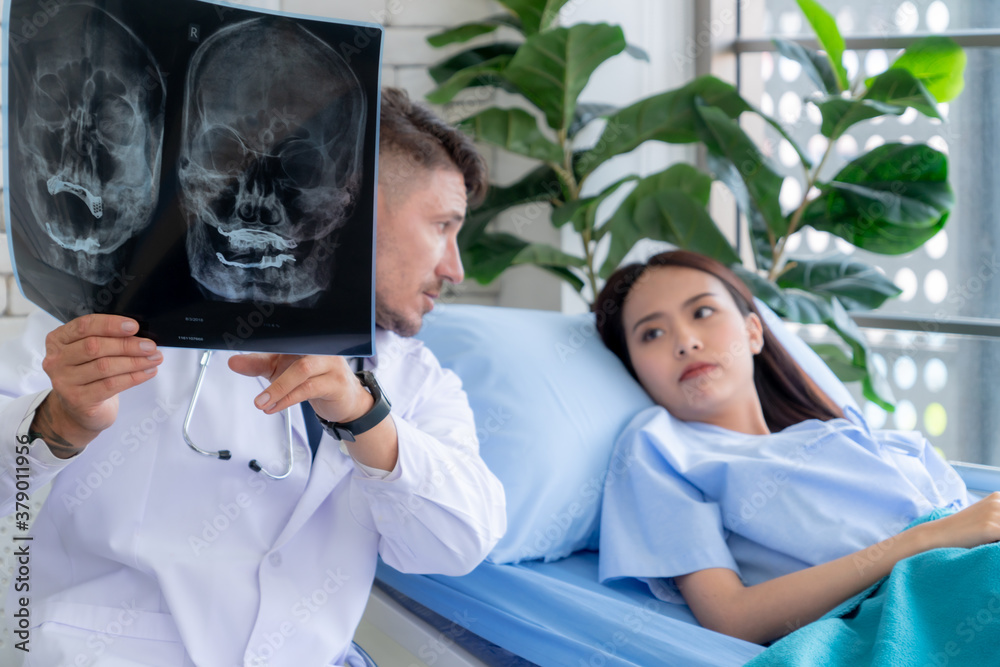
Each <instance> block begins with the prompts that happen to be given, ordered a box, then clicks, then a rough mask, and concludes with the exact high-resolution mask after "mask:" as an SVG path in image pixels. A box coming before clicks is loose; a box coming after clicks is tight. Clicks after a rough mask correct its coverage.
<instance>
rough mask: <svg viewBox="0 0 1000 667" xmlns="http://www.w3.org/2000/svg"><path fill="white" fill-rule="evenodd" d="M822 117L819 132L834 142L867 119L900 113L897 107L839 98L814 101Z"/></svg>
mask: <svg viewBox="0 0 1000 667" xmlns="http://www.w3.org/2000/svg"><path fill="white" fill-rule="evenodd" d="M814 104H815V105H816V106H817V107H819V112H820V114H821V115H822V117H823V124H822V125H821V126H820V132H822V133H823V136H824V137H828V138H829V139H830V140H831V141H836V140H837V139H838V138H840V135H842V134H843V133H844V132H846V131H847V130H848V128H850V127H851V126H852V125H856V124H857V123H860V122H861V121H864V120H868V119H869V118H877V117H879V116H884V115H885V114H887V113H891V114H897V113H902V111H901V110H900V109H898V108H897V107H893V106H890V105H887V104H882V103H881V102H874V101H871V100H864V99H862V100H849V99H845V98H843V97H840V96H836V97H827V98H826V99H822V100H818V101H815V102H814Z"/></svg>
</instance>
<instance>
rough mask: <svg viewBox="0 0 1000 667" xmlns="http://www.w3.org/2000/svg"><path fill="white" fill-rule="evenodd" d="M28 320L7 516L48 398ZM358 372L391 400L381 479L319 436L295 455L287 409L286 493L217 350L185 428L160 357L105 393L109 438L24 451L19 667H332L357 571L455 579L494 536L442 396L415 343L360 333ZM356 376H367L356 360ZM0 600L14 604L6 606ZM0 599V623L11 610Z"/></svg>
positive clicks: (182, 358) (180, 357)
mask: <svg viewBox="0 0 1000 667" xmlns="http://www.w3.org/2000/svg"><path fill="white" fill-rule="evenodd" d="M56 324H57V323H56V322H55V320H53V319H52V318H49V317H48V316H43V315H34V316H32V317H31V318H30V319H29V325H28V328H27V330H26V332H25V335H24V336H23V337H22V338H21V339H19V340H18V341H14V342H12V343H9V344H8V345H6V346H5V348H3V350H2V351H0V391H2V392H3V394H4V395H6V396H11V397H15V398H4V399H0V400H3V401H5V404H4V405H3V407H2V410H0V432H2V433H3V443H2V446H0V506H2V508H3V511H4V513H9V512H11V511H12V510H13V495H14V478H13V472H12V469H13V467H14V460H15V459H14V453H13V452H14V450H13V448H14V443H15V436H16V434H17V433H18V431H19V429H20V430H21V432H24V431H25V430H26V429H27V426H28V424H27V420H26V419H25V414H26V412H27V411H28V410H30V408H31V404H32V403H33V402H35V401H37V396H36V394H35V392H38V391H40V390H43V389H44V388H46V387H47V386H48V384H49V383H48V378H47V376H46V375H45V374H44V373H43V372H42V371H41V369H40V365H39V363H40V361H41V358H42V356H43V354H44V336H45V333H46V331H47V330H48V329H49V328H50V327H53V326H55V325H56ZM376 346H377V347H376V349H377V352H378V357H376V358H373V359H372V360H368V362H367V365H368V367H372V366H374V369H375V372H376V375H377V377H378V379H379V383H380V384H381V385H382V387H383V388H384V390H385V392H386V394H387V395H388V397H389V399H390V400H391V401H392V418H393V419H394V420H395V422H396V428H397V430H398V433H399V461H398V464H397V467H396V469H394V470H393V471H392V472H391V474H389V476H388V477H386V478H384V479H379V478H377V477H373V476H370V475H368V474H367V473H366V472H365V471H362V470H360V469H359V468H358V467H357V466H356V465H355V464H354V463H353V461H352V460H351V459H350V457H349V456H347V455H346V454H345V453H343V452H342V451H341V449H340V448H339V447H338V443H337V442H336V441H335V440H333V439H332V438H331V437H330V436H329V435H326V434H324V436H323V441H322V442H321V444H320V448H319V452H318V454H317V456H316V459H315V461H311V459H310V456H311V455H310V451H309V446H308V441H307V437H306V432H305V427H304V422H303V419H302V413H301V410H299V409H293V410H292V411H291V418H292V426H293V430H294V433H293V436H294V439H295V459H296V462H295V466H294V469H293V471H292V474H291V476H290V477H289V478H287V479H284V480H279V481H276V480H271V479H268V478H267V477H265V476H263V475H261V474H259V473H255V472H253V471H251V470H250V469H249V468H248V467H247V464H248V462H249V461H250V459H253V458H257V459H258V460H260V461H261V462H262V463H263V464H264V465H265V466H266V467H267V468H268V469H269V470H272V471H281V470H283V469H284V460H285V453H284V451H285V442H286V441H285V435H284V433H285V432H284V426H283V417H281V416H268V415H264V414H263V413H261V412H260V411H258V410H256V409H255V408H253V405H252V401H253V398H254V397H255V396H256V395H257V394H258V393H260V391H261V390H262V389H263V387H264V386H265V383H264V381H263V380H262V379H258V378H246V377H243V376H240V375H237V374H236V373H233V372H232V371H230V370H229V369H228V367H227V365H226V358H227V357H228V356H229V354H228V353H216V355H215V357H214V358H213V360H212V363H211V365H210V367H209V370H208V372H207V376H206V378H205V383H204V386H203V389H202V394H201V398H200V400H199V403H198V406H197V408H196V411H195V414H194V418H193V421H192V424H191V429H190V432H191V435H192V438H193V440H194V442H195V443H196V444H197V445H198V446H200V447H201V448H202V449H210V450H218V449H223V448H225V449H229V450H231V452H232V459H231V460H229V461H220V460H217V459H214V458H207V457H204V456H201V455H199V454H197V453H195V452H194V451H192V450H191V449H189V448H188V447H187V445H186V444H185V443H184V441H183V439H182V437H181V433H182V431H181V426H182V422H183V420H184V416H185V412H186V410H187V406H188V402H189V400H190V396H191V391H192V389H193V386H194V382H195V378H196V376H197V372H198V358H199V352H197V351H195V350H179V349H165V350H163V352H164V358H165V359H164V362H163V364H162V365H161V366H160V370H159V373H158V376H157V377H156V378H154V379H153V380H151V381H149V382H147V383H145V384H143V385H141V386H139V387H136V388H134V389H131V390H129V391H127V392H125V393H124V394H122V395H121V399H120V400H121V406H120V411H119V415H118V419H117V421H116V422H115V424H114V426H112V427H111V428H110V429H108V430H107V431H105V432H104V433H102V434H101V436H100V437H99V438H98V439H97V440H95V441H94V442H92V443H91V444H90V445H89V446H88V447H87V448H86V450H85V451H84V452H83V453H82V454H80V455H79V456H77V457H75V458H74V459H71V460H69V461H59V460H57V459H55V458H54V457H53V456H52V455H51V453H50V452H49V451H48V449H47V447H46V446H45V445H44V443H41V442H37V443H36V444H34V445H33V446H32V453H31V462H30V466H31V474H32V479H31V485H32V489H37V488H39V487H40V486H42V485H43V484H44V483H46V482H47V481H48V480H49V479H53V486H52V491H51V494H50V495H49V498H48V500H47V501H46V503H45V506H44V508H43V509H42V511H41V512H40V514H39V516H38V517H37V519H36V520H35V524H34V527H33V529H32V532H33V535H34V540H33V542H31V543H30V553H31V560H30V586H31V590H30V598H31V601H30V607H29V609H30V614H31V628H32V629H31V635H30V649H31V651H30V653H28V654H26V663H25V664H26V665H32V666H34V665H45V666H46V667H51V666H53V665H60V666H62V665H109V666H110V665H114V666H116V667H118V666H124V665H143V666H150V665H156V666H159V665H163V666H167V665H170V666H174V665H191V664H195V665H199V666H205V667H237V666H246V665H288V666H294V667H303V666H312V665H327V664H341V662H342V661H343V660H344V658H345V655H346V654H347V650H348V646H349V643H350V641H351V637H352V636H353V633H354V630H355V628H356V626H357V624H358V622H359V620H360V618H361V615H362V612H363V610H364V606H365V603H366V601H367V598H368V592H369V589H370V587H371V583H372V580H373V576H374V571H375V565H376V556H381V557H382V558H383V559H384V561H385V562H386V563H388V564H389V565H391V566H393V567H395V568H398V569H400V570H402V571H407V572H435V573H442V574H452V575H459V574H463V573H465V572H467V571H469V570H471V569H472V568H473V567H474V566H475V565H476V564H478V563H479V561H480V560H481V559H482V558H483V557H484V556H485V555H486V554H487V552H488V551H489V549H490V548H491V547H492V546H493V544H495V543H496V541H497V540H498V539H499V538H500V536H501V535H502V533H503V531H504V530H505V527H506V526H505V522H506V519H505V513H504V496H503V489H502V487H501V485H500V483H499V482H498V480H497V479H496V478H495V477H494V476H493V474H492V473H491V472H490V471H489V470H488V469H487V468H486V466H485V465H484V463H483V461H482V459H480V458H479V455H478V443H477V441H476V437H475V424H474V422H473V416H472V412H471V410H470V408H469V407H468V403H467V401H466V397H465V394H464V392H463V391H462V389H461V382H460V381H459V380H458V378H457V376H455V375H454V374H453V373H451V372H450V371H446V370H443V369H441V367H440V366H439V364H438V363H437V360H436V359H435V358H434V357H433V355H432V354H431V353H430V352H429V351H428V350H426V349H425V348H424V347H423V346H422V344H421V343H419V342H418V341H414V340H411V339H404V338H400V337H399V336H396V335H394V334H392V333H389V332H385V331H382V330H379V331H378V333H377V336H376ZM372 362H374V363H372ZM17 595H18V596H20V595H23V593H18V594H17ZM13 602H14V600H9V601H8V605H10V606H9V607H8V608H9V609H14V608H15V605H14V604H12V603H13Z"/></svg>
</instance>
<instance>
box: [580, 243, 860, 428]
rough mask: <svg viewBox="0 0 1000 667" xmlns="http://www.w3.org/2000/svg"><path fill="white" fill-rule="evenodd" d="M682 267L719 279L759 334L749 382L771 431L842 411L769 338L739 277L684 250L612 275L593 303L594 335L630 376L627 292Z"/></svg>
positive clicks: (653, 258) (634, 374) (832, 415)
mask: <svg viewBox="0 0 1000 667" xmlns="http://www.w3.org/2000/svg"><path fill="white" fill-rule="evenodd" d="M658 267H681V268H687V269H695V270H696V271H702V272H704V273H707V274H709V275H712V276H715V277H716V278H718V279H719V280H720V281H721V282H722V284H723V285H725V286H726V289H727V290H729V293H730V294H731V295H732V297H733V300H734V301H735V302H736V307H737V308H739V310H740V312H741V313H742V314H743V316H744V317H746V316H747V315H749V314H750V313H754V314H755V315H757V317H760V321H761V325H762V326H763V329H764V347H763V349H762V350H761V351H760V353H759V354H758V355H757V356H756V357H755V358H754V371H753V381H754V385H755V386H756V388H757V396H758V397H759V398H760V404H761V408H762V409H763V411H764V420H765V421H766V422H767V427H768V428H769V429H770V430H771V432H772V433H773V432H776V431H780V430H782V429H784V428H786V427H788V426H791V425H792V424H798V423H799V422H801V421H805V420H806V419H821V420H824V421H825V420H827V419H834V418H837V417H843V412H842V411H841V410H840V408H838V407H837V406H836V404H834V402H833V401H831V400H830V398H829V397H828V396H827V395H826V394H825V393H823V391H822V390H820V388H819V387H817V386H816V384H815V383H814V382H813V381H812V379H811V378H809V376H807V375H806V374H805V371H803V370H802V368H801V367H800V366H799V365H798V364H797V363H796V362H795V360H794V359H792V356H791V355H790V354H789V353H788V351H787V350H785V348H784V347H783V346H782V345H781V343H779V342H778V339H777V338H775V337H774V334H772V333H771V330H770V329H768V327H767V324H765V323H764V318H763V317H761V315H760V312H758V310H757V307H756V306H755V305H754V302H753V295H752V294H751V293H750V290H749V289H748V288H747V286H746V285H745V284H744V283H743V281H742V280H740V279H739V277H738V276H737V275H736V274H735V273H733V272H732V271H731V270H730V269H728V268H727V267H726V266H724V265H723V264H721V263H719V262H717V261H715V260H714V259H711V258H709V257H705V256H704V255H699V254H697V253H693V252H688V251H686V250H673V251H670V252H664V253H660V254H659V255H654V256H653V257H651V258H650V259H649V261H648V262H646V263H645V264H629V265H627V266H624V267H622V268H620V269H618V270H617V271H615V272H614V273H613V274H612V275H611V277H610V278H608V282H607V284H605V286H604V289H603V290H602V291H601V294H600V296H598V298H597V301H595V302H594V313H595V314H596V316H597V330H598V332H600V334H601V339H602V340H603V341H604V344H605V345H606V346H607V347H608V349H610V350H611V351H612V352H614V353H615V354H616V355H617V356H618V358H619V359H621V360H622V363H624V364H625V367H626V368H627V369H628V371H629V373H631V374H632V377H634V378H636V379H637V380H638V379H639V378H638V376H637V375H636V372H635V368H634V367H633V366H632V359H631V358H630V356H629V352H628V345H627V343H626V340H625V325H624V323H623V322H622V310H623V308H624V305H625V300H626V299H627V298H628V295H629V293H630V292H631V291H632V287H634V286H635V284H636V283H637V282H638V281H639V279H640V278H641V277H642V275H643V274H644V273H645V272H646V271H647V270H648V269H651V268H658Z"/></svg>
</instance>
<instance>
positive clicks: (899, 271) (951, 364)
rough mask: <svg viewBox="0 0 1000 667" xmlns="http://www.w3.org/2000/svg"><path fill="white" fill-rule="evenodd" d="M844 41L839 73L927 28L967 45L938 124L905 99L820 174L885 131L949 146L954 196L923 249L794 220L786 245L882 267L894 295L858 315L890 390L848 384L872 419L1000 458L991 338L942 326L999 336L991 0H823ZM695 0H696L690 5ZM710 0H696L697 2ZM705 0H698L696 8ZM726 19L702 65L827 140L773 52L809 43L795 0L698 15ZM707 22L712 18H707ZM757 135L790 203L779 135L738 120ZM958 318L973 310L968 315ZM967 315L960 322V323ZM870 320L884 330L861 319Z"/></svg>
mask: <svg viewBox="0 0 1000 667" xmlns="http://www.w3.org/2000/svg"><path fill="white" fill-rule="evenodd" d="M821 2H822V3H823V5H824V6H825V7H826V8H827V10H828V11H830V13H831V14H833V15H834V17H835V18H836V20H837V24H838V26H839V28H840V31H841V33H842V34H843V35H844V37H845V39H846V47H847V52H846V54H845V66H846V68H847V70H848V73H849V75H850V76H851V77H852V79H853V77H855V76H857V75H858V74H859V73H860V74H861V75H864V76H870V75H874V74H877V73H879V72H881V71H883V70H884V69H886V68H887V67H888V65H889V64H890V63H891V62H892V60H893V59H894V58H895V57H896V55H897V54H898V53H899V51H900V50H901V49H903V48H905V47H906V46H907V45H908V44H909V43H911V42H912V41H914V40H915V39H917V38H919V37H921V36H923V35H926V34H932V33H933V34H947V35H949V36H951V37H952V38H953V39H955V40H956V41H957V42H958V43H959V44H960V45H962V46H963V47H964V48H965V51H966V54H967V56H968V64H967V67H966V72H965V90H964V92H963V93H962V94H961V96H960V97H959V98H958V99H956V100H954V101H953V102H952V103H951V104H943V105H941V107H940V111H941V114H942V116H944V117H945V119H946V122H943V123H942V122H941V121H939V120H936V119H929V118H927V117H925V116H923V115H921V114H918V113H917V112H916V111H914V110H909V111H908V112H907V113H905V114H903V115H902V116H899V117H887V118H884V119H876V120H874V121H868V122H865V123H861V124H858V125H856V126H854V127H853V128H852V130H851V132H850V134H849V135H846V136H844V137H841V138H840V140H838V141H837V144H836V145H835V147H834V150H833V153H832V155H831V156H830V159H829V160H828V162H827V164H826V165H825V167H824V171H823V173H822V175H821V178H830V177H832V176H833V175H834V174H836V173H837V171H838V170H839V169H840V168H841V167H842V166H843V165H844V164H846V163H847V162H848V161H850V160H851V159H852V158H853V157H855V156H856V155H858V154H859V153H860V152H864V151H866V150H870V149H871V148H874V147H876V146H878V145H880V144H882V143H885V142H892V141H897V142H910V141H921V142H926V143H928V144H929V145H931V146H932V147H934V148H936V149H938V150H940V151H942V152H945V153H946V154H948V156H949V163H950V164H949V180H950V182H951V185H952V188H953V189H954V191H955V195H956V202H957V203H956V205H955V207H954V209H953V211H952V214H951V217H950V219H949V220H948V223H947V225H946V227H945V229H944V230H943V231H942V232H941V233H940V234H938V235H937V236H936V237H935V238H933V239H931V240H930V241H929V242H928V243H926V244H925V245H924V246H923V247H922V248H920V249H918V250H917V251H915V252H912V253H909V254H907V255H903V256H896V257H889V256H884V255H874V254H870V253H865V252H864V251H859V250H855V249H854V248H853V247H852V246H850V245H849V244H847V243H845V242H844V241H842V240H840V239H838V238H835V237H831V236H830V235H829V234H826V233H822V232H817V231H815V230H812V229H809V228H806V229H803V230H801V231H800V232H798V233H797V234H795V236H794V237H793V238H792V239H791V240H790V242H789V246H788V247H789V249H790V250H791V251H792V252H791V253H790V254H792V255H793V256H794V255H798V256H818V255H829V254H834V253H843V254H852V253H853V254H854V255H855V256H858V257H859V258H861V259H863V260H864V261H866V262H868V263H870V264H874V265H877V266H879V267H880V268H881V269H883V270H884V271H885V273H886V275H888V276H889V277H890V278H891V279H892V280H893V281H894V282H895V283H896V284H897V285H898V286H899V287H900V288H902V289H903V294H902V295H901V296H900V297H899V298H897V299H894V300H891V301H889V302H887V303H886V304H885V305H884V306H883V307H882V308H881V309H880V311H879V316H880V317H879V318H878V319H876V318H874V317H865V316H858V317H857V318H856V319H858V321H859V323H860V324H862V325H863V326H865V325H869V326H866V328H865V331H866V335H867V336H868V339H869V342H870V343H871V345H872V350H873V352H875V353H877V357H876V363H878V364H879V365H880V366H881V367H882V368H883V369H884V370H885V371H886V374H887V376H888V378H889V381H890V384H891V386H892V388H893V391H894V393H895V396H896V400H897V408H896V411H895V413H894V414H886V413H885V412H884V411H882V410H881V409H880V408H878V407H877V406H875V405H874V404H870V403H867V402H865V401H864V400H863V399H862V398H861V396H860V390H858V391H857V393H856V395H857V397H858V399H859V403H861V404H862V405H863V406H864V408H865V413H866V415H867V416H868V418H869V420H870V421H871V422H872V425H873V426H882V427H885V428H900V429H917V430H920V431H922V432H923V433H924V434H925V435H926V436H927V437H928V438H930V439H931V441H932V442H934V443H935V444H936V445H937V446H938V447H939V448H941V449H942V450H943V451H944V453H945V455H946V456H947V457H948V458H951V459H959V460H965V461H971V462H978V463H988V464H991V465H997V464H1000V418H998V417H997V416H995V415H997V414H998V413H1000V383H997V382H995V381H994V378H998V377H1000V339H989V338H983V337H968V336H960V335H955V334H953V333H951V332H953V331H972V332H976V333H992V334H1000V215H998V213H997V212H998V211H1000V207H998V206H997V205H996V204H997V203H998V201H997V200H998V199H1000V183H998V182H997V180H996V178H995V177H994V171H993V170H994V162H995V160H996V156H997V154H998V153H1000V122H998V121H996V120H994V118H995V117H996V115H995V114H994V113H993V112H992V109H993V108H994V107H995V106H996V105H997V104H998V103H1000V79H998V78H997V76H996V72H997V70H998V66H1000V3H993V2H982V1H977V0H821ZM698 4H701V3H698ZM706 4H708V3H706ZM702 11H705V10H702ZM727 16H728V17H735V19H734V20H731V22H732V23H734V29H733V30H732V31H731V32H734V33H735V37H734V38H733V39H731V40H728V41H727V42H726V43H721V42H720V41H718V40H720V39H725V38H724V37H720V35H721V34H722V33H724V32H725V31H713V34H716V39H717V42H716V45H717V47H718V48H717V49H716V50H715V55H713V56H712V57H711V62H710V63H702V65H701V67H700V69H701V70H702V71H705V70H706V69H707V68H711V70H712V71H714V72H715V73H717V74H718V75H720V76H723V77H732V76H735V77H736V80H737V82H738V85H739V88H740V90H741V93H742V94H743V96H744V97H745V98H746V99H747V100H748V101H750V102H751V103H753V104H756V105H757V106H759V107H760V108H761V109H762V110H763V111H764V112H766V113H768V114H771V115H773V116H775V117H776V118H778V119H779V120H781V121H782V122H783V123H784V124H785V125H786V127H788V128H789V130H790V134H791V135H792V137H793V138H794V139H795V140H796V142H798V143H799V145H800V146H802V147H803V148H804V149H805V151H806V152H807V154H809V155H810V156H811V157H812V158H814V159H818V158H819V157H821V156H822V154H823V152H824V151H825V150H826V148H827V140H826V139H825V137H823V136H822V134H820V132H819V125H820V115H819V111H818V109H817V108H816V106H815V105H812V104H810V103H808V101H806V100H807V99H808V98H809V97H810V96H812V95H814V94H816V91H815V88H814V87H813V85H812V83H811V82H810V81H809V79H808V78H807V77H806V76H805V75H804V74H803V73H802V72H801V71H800V67H799V65H798V64H797V63H794V62H792V61H790V60H787V59H785V58H783V57H781V56H779V55H778V54H777V53H776V52H775V49H774V47H773V45H772V43H771V41H770V40H771V38H772V37H781V38H783V39H793V40H798V41H802V42H803V43H804V44H806V45H809V46H812V47H813V48H816V43H815V40H814V39H813V38H812V35H811V30H810V28H809V25H808V23H807V22H806V20H805V18H804V17H803V16H802V14H801V12H800V11H799V9H798V6H797V4H796V2H795V0H726V1H719V0H716V1H715V2H713V3H712V8H711V14H710V15H707V16H703V17H700V22H699V24H701V23H702V22H706V23H705V25H722V24H724V23H725V17H727ZM713 22H714V23H713ZM747 129H748V131H751V132H755V133H757V134H756V136H757V137H758V138H760V139H762V141H763V142H764V146H765V149H766V151H767V152H768V154H769V156H770V158H771V159H772V161H773V163H774V166H775V167H776V168H777V169H779V170H781V171H782V172H783V173H784V174H786V180H785V183H784V186H783V188H782V192H781V200H782V205H783V207H784V208H785V210H786V211H787V210H789V209H791V208H792V207H793V206H795V205H796V204H797V203H798V202H799V201H801V196H802V189H803V187H804V183H805V179H804V177H803V174H802V173H801V168H798V167H797V160H795V159H794V158H795V155H794V151H792V148H791V146H790V145H789V144H788V142H787V141H784V140H781V138H780V137H779V136H778V135H777V134H776V133H774V132H773V131H769V128H767V129H765V128H763V127H761V128H757V127H756V126H753V127H750V126H748V128H747ZM969 318H975V319H972V320H970V319H969ZM964 324H968V325H969V328H963V325H964ZM870 325H877V326H880V327H883V328H881V329H878V328H873V327H872V326H870ZM802 334H803V336H804V338H806V340H809V341H810V342H818V341H819V340H830V341H832V340H834V339H833V338H830V337H829V336H828V334H827V332H826V331H825V329H824V328H823V327H818V328H814V327H806V330H805V331H803V332H802Z"/></svg>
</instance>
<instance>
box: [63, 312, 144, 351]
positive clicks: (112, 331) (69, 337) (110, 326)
mask: <svg viewBox="0 0 1000 667" xmlns="http://www.w3.org/2000/svg"><path fill="white" fill-rule="evenodd" d="M138 331H139V324H138V323H137V322H136V321H135V320H133V319H130V318H128V317H121V316H119V315H100V314H93V315H84V316H83V317H78V318H76V319H74V320H70V321H69V322H67V323H66V324H64V325H62V326H61V327H57V328H56V329H53V330H52V331H51V332H49V335H48V336H46V337H45V350H46V352H48V351H49V349H50V348H52V347H63V346H66V345H69V344H70V343H73V342H76V341H79V340H83V339H85V338H90V337H97V338H124V337H127V336H134V335H135V334H136V333H137V332H138Z"/></svg>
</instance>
